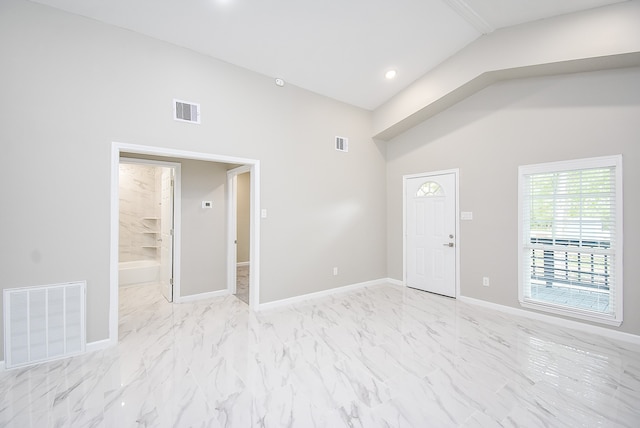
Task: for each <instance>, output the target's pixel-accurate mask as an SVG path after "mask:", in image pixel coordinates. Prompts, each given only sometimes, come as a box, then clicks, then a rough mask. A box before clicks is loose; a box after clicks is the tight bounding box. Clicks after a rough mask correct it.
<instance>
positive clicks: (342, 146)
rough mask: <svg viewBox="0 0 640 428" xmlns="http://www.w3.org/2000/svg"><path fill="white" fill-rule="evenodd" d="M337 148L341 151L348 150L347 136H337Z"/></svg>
mask: <svg viewBox="0 0 640 428" xmlns="http://www.w3.org/2000/svg"><path fill="white" fill-rule="evenodd" d="M336 150H338V151H340V152H348V151H349V139H348V138H345V137H336Z"/></svg>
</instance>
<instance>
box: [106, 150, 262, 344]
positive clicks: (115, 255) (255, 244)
mask: <svg viewBox="0 0 640 428" xmlns="http://www.w3.org/2000/svg"><path fill="white" fill-rule="evenodd" d="M122 154H124V155H125V156H127V157H136V156H138V155H139V157H140V158H148V159H153V160H172V161H173V162H174V163H178V165H179V162H181V160H185V161H187V160H191V161H204V162H205V163H207V162H211V163H216V164H225V165H227V166H228V168H233V169H232V170H235V169H238V167H239V168H245V169H246V170H245V171H244V172H248V173H250V174H249V189H250V190H249V193H250V204H249V205H250V208H249V210H250V212H249V223H250V227H249V234H250V238H249V260H250V264H249V277H248V289H249V290H250V293H249V294H250V297H249V305H250V307H251V308H252V309H258V305H259V295H260V293H259V285H260V281H259V280H260V275H259V272H260V250H259V249H260V238H259V237H260V224H259V218H260V216H259V212H260V203H259V202H260V161H258V160H255V159H247V158H237V157H231V156H224V155H215V154H209V153H198V152H190V151H185V150H177V149H168V148H161V147H151V146H142V145H134V144H125V143H117V142H114V143H112V146H111V212H110V217H111V221H110V224H111V243H110V295H109V302H110V306H109V308H110V309H109V343H110V344H111V345H115V344H117V342H118V320H119V318H118V317H119V305H118V303H119V266H118V265H119V259H120V257H119V241H120V239H119V238H120V224H119V223H120V221H119V220H120V191H119V182H120V174H119V173H120V158H121V155H122ZM177 171H178V170H176V174H175V176H176V177H177V176H178V174H177ZM223 182H224V179H223ZM165 183H166V182H165ZM174 190H175V192H176V194H175V195H174V198H176V197H177V192H179V187H175V188H174ZM229 194H230V192H227V195H229ZM205 202H208V201H202V208H203V209H204V208H209V207H210V206H211V204H207V206H205ZM226 203H227V207H229V206H230V204H229V202H228V200H227V201H226ZM175 206H177V205H175ZM214 208H215V205H214ZM179 216H180V209H175V208H174V228H173V230H174V236H173V238H174V239H173V241H174V245H173V250H174V251H173V260H174V264H173V278H174V284H173V286H174V287H173V293H172V296H171V297H172V300H173V301H174V303H180V302H183V301H188V300H195V299H200V298H206V297H213V296H217V295H223V294H228V293H229V290H231V289H232V288H235V287H236V284H235V277H236V270H235V267H236V257H237V253H236V245H235V243H234V242H233V241H231V240H230V239H226V240H224V238H223V239H222V241H223V245H225V244H226V248H227V255H228V256H227V260H226V262H225V263H226V264H227V265H231V264H233V267H234V269H228V270H227V272H230V271H231V270H232V271H233V281H234V282H233V284H232V283H231V282H230V281H229V279H230V277H231V275H230V274H229V275H227V277H228V278H227V284H226V288H225V289H222V290H219V291H215V290H214V291H211V292H209V291H208V290H197V291H195V292H191V293H187V294H188V295H187V296H181V294H180V289H181V287H180V264H181V262H180V257H181V256H180V253H181V249H180V248H181V245H180V240H179V239H178V236H177V232H178V230H179V225H178V224H179V222H180V218H179ZM146 217H154V216H146ZM147 221H149V222H154V221H156V220H155V219H151V218H150V219H147ZM230 222H231V219H230V218H229V220H228V221H227V223H228V224H229V223H230ZM234 223H235V221H234ZM160 227H161V226H160V225H158V228H157V229H151V227H149V229H150V231H151V230H153V233H148V235H151V236H153V235H154V234H156V235H162V234H163V232H167V231H169V229H166V230H161V229H160ZM168 233H170V231H169V232H168ZM228 235H229V236H230V234H228ZM146 239H153V238H149V237H147V238H146ZM158 242H163V241H158ZM160 245H161V244H160ZM156 246H158V247H159V245H156ZM149 247H151V245H149ZM185 248H186V247H185ZM232 250H233V251H232ZM149 251H153V250H149ZM155 251H158V248H155ZM223 254H224V252H223ZM229 254H233V257H230V256H229ZM223 257H224V256H223ZM182 285H183V287H182V288H184V287H186V285H187V284H186V283H185V284H182ZM183 291H184V290H183Z"/></svg>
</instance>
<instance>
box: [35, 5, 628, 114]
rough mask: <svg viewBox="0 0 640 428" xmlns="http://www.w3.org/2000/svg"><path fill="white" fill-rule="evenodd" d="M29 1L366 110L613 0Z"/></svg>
mask: <svg viewBox="0 0 640 428" xmlns="http://www.w3.org/2000/svg"><path fill="white" fill-rule="evenodd" d="M33 1H35V2H37V3H41V4H45V5H49V6H52V7H55V8H58V9H62V10H65V11H68V12H71V13H74V14H78V15H82V16H85V17H89V18H92V19H95V20H98V21H102V22H105V23H108V24H112V25H115V26H118V27H122V28H126V29H129V30H132V31H135V32H138V33H141V34H145V35H147V36H151V37H154V38H157V39H160V40H164V41H167V42H170V43H173V44H176V45H179V46H182V47H185V48H189V49H192V50H195V51H197V52H200V53H203V54H206V55H209V56H212V57H215V58H217V59H220V60H223V61H225V62H229V63H232V64H235V65H238V66H241V67H244V68H247V69H249V70H252V71H255V72H258V73H261V74H264V75H267V76H271V77H274V78H275V77H279V78H282V79H284V80H285V81H286V82H287V84H293V85H296V86H300V87H302V88H305V89H308V90H310V91H313V92H316V93H319V94H322V95H326V96H328V97H331V98H334V99H337V100H340V101H343V102H345V103H349V104H353V105H355V106H359V107H362V108H365V109H368V110H373V109H375V108H377V107H378V106H380V105H381V104H383V103H384V102H385V101H387V100H388V99H390V98H391V97H392V96H394V95H395V94H397V93H399V92H400V91H401V90H402V89H404V88H406V87H407V86H408V85H410V84H411V83H412V82H414V81H415V80H416V79H418V78H419V77H421V76H423V75H424V74H425V73H427V72H428V71H429V70H431V69H433V68H434V67H435V66H437V65H438V64H440V63H442V62H443V61H444V60H445V59H447V58H448V57H450V56H451V55H453V54H454V53H456V52H458V51H459V50H460V49H462V48H463V47H465V46H466V45H468V44H469V43H471V42H472V41H474V40H475V39H477V38H478V37H480V36H481V35H482V34H486V33H491V32H492V31H494V30H495V29H498V28H502V27H506V26H511V25H516V24H520V23H523V22H529V21H533V20H537V19H544V18H549V17H552V16H556V15H560V14H565V13H569V12H574V11H578V10H585V9H590V8H594V7H598V6H602V5H606V4H611V3H618V2H620V1H623V0H395V1H390V0H322V1H319V0H270V1H265V0H188V1H185V0H33ZM390 69H395V70H397V77H396V78H395V79H393V80H386V79H385V78H384V73H385V72H386V71H388V70H390Z"/></svg>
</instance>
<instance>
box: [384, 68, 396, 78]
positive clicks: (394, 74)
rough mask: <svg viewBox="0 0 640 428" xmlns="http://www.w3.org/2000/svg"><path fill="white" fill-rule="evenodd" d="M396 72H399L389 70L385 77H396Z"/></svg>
mask: <svg viewBox="0 0 640 428" xmlns="http://www.w3.org/2000/svg"><path fill="white" fill-rule="evenodd" d="M396 74H398V73H397V72H396V71H395V70H389V71H387V72H386V73H384V77H385V78H387V79H389V80H391V79H393V78H394V77H396Z"/></svg>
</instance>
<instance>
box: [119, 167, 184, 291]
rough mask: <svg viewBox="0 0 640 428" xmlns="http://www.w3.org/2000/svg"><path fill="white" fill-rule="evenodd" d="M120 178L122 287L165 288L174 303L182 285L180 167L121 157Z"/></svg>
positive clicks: (160, 289) (120, 273) (120, 284)
mask: <svg viewBox="0 0 640 428" xmlns="http://www.w3.org/2000/svg"><path fill="white" fill-rule="evenodd" d="M118 179H119V187H118V195H119V231H118V236H119V240H118V241H119V245H118V286H119V287H138V288H140V287H142V286H145V289H146V290H149V292H153V290H156V289H159V293H160V294H161V295H162V296H163V297H164V299H166V300H167V301H168V302H173V299H174V285H176V286H179V281H178V280H177V279H179V275H174V273H175V271H174V268H175V267H176V264H175V263H174V256H175V255H177V254H179V253H178V251H176V249H175V247H174V242H175V241H176V240H178V241H179V237H180V221H179V210H178V211H176V209H175V207H176V206H180V164H179V163H173V162H162V161H153V160H145V159H136V158H126V157H121V158H120V164H119V171H118ZM176 219H177V220H178V221H175V220H176ZM127 293H130V294H131V293H134V294H138V293H139V292H137V291H135V290H130V289H128V290H127Z"/></svg>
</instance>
